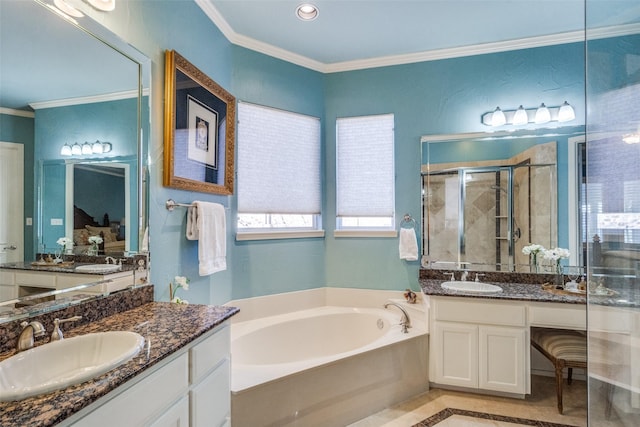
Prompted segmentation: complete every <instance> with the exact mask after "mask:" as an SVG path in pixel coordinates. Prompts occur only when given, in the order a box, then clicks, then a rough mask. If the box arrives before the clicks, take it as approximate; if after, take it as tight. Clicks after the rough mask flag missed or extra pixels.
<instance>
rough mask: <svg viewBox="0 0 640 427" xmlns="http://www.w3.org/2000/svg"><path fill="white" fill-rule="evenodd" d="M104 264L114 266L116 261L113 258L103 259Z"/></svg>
mask: <svg viewBox="0 0 640 427" xmlns="http://www.w3.org/2000/svg"><path fill="white" fill-rule="evenodd" d="M104 262H105V263H106V264H114V265H115V264H116V259H115V258H114V257H111V256H108V257H105V258H104Z"/></svg>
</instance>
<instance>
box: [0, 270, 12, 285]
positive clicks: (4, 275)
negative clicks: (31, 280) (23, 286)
mask: <svg viewBox="0 0 640 427" xmlns="http://www.w3.org/2000/svg"><path fill="white" fill-rule="evenodd" d="M15 284H16V282H15V273H14V272H13V271H4V270H0V285H5V286H9V285H15Z"/></svg>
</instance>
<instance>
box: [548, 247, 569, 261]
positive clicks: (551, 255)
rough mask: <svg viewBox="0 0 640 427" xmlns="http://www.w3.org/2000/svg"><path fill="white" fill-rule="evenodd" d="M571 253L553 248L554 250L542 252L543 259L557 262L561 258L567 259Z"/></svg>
mask: <svg viewBox="0 0 640 427" xmlns="http://www.w3.org/2000/svg"><path fill="white" fill-rule="evenodd" d="M570 255H571V253H570V252H569V251H568V250H567V249H563V248H554V249H546V250H545V251H544V255H543V256H544V259H548V260H552V261H559V260H561V259H563V258H569V256H570Z"/></svg>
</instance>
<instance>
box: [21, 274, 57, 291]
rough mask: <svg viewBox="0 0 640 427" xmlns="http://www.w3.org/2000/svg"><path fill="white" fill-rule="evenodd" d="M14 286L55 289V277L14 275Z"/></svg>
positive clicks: (51, 275) (46, 275)
mask: <svg viewBox="0 0 640 427" xmlns="http://www.w3.org/2000/svg"><path fill="white" fill-rule="evenodd" d="M16 285H28V286H35V287H41V288H55V287H56V275H55V274H51V273H41V274H39V273H16Z"/></svg>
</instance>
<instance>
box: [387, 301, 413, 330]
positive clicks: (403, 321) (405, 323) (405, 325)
mask: <svg viewBox="0 0 640 427" xmlns="http://www.w3.org/2000/svg"><path fill="white" fill-rule="evenodd" d="M390 305H393V306H396V307H398V308H399V309H400V311H401V312H402V317H401V318H400V326H402V333H403V334H408V333H409V328H410V327H411V319H410V318H409V313H407V311H406V310H405V309H404V308H402V306H401V305H400V304H398V303H395V302H391V301H390V302H388V303H386V304H385V305H384V308H387V307H389V306H390Z"/></svg>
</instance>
